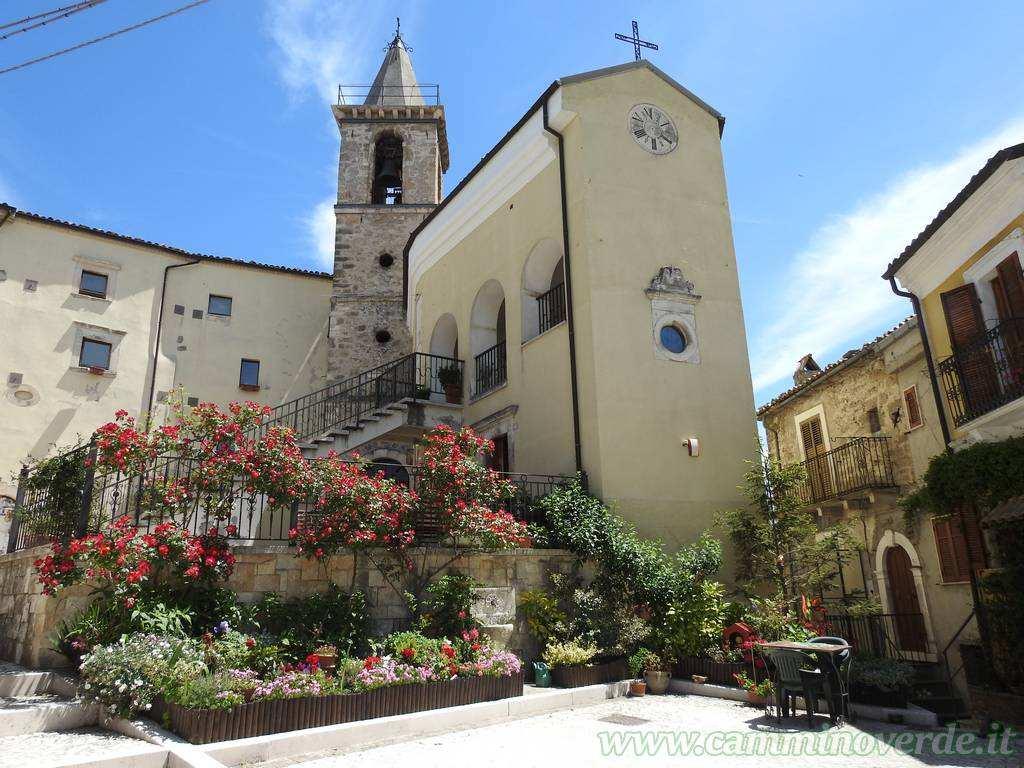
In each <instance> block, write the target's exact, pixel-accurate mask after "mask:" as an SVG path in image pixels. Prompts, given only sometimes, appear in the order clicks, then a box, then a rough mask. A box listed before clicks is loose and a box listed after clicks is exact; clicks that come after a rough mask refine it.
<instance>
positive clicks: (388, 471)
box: [366, 458, 409, 488]
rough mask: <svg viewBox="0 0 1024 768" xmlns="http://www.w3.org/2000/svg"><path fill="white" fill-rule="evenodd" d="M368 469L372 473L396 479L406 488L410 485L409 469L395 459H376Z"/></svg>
mask: <svg viewBox="0 0 1024 768" xmlns="http://www.w3.org/2000/svg"><path fill="white" fill-rule="evenodd" d="M366 470H367V472H368V473H369V474H371V475H376V474H378V473H379V474H383V475H384V477H386V478H387V479H388V480H394V481H395V482H396V483H399V484H401V485H404V486H405V487H406V488H408V487H409V470H407V469H406V468H405V466H404V465H403V464H402V463H401V462H399V461H396V460H395V459H387V458H381V459H374V460H373V461H371V462H370V465H369V466H368V467H367V468H366Z"/></svg>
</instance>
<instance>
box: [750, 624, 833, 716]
mask: <svg viewBox="0 0 1024 768" xmlns="http://www.w3.org/2000/svg"><path fill="white" fill-rule="evenodd" d="M757 645H759V646H763V647H765V648H786V649H788V650H791V651H802V652H804V653H810V654H813V655H814V657H815V658H817V659H818V660H819V661H821V660H822V659H825V658H827V659H828V665H829V666H830V667H831V668H832V674H830V675H829V677H830V678H831V679H833V680H835V681H836V682H837V683H838V687H839V704H840V710H841V711H840V713H839V714H841V715H842V716H843V718H844V719H849V717H850V711H849V710H850V705H849V701H850V692H849V691H847V690H846V686H845V685H844V684H843V676H842V675H841V674H839V664H838V663H837V662H836V658H837V657H838V656H839V654H840V653H842V652H843V651H850V650H852V647H851V646H849V645H846V644H842V645H839V644H835V643H798V642H796V641H795V640H775V641H774V642H771V643H757ZM834 706H835V702H832V701H830V702H829V708H830V709H829V711H831V707H834Z"/></svg>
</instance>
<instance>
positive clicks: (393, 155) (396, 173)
mask: <svg viewBox="0 0 1024 768" xmlns="http://www.w3.org/2000/svg"><path fill="white" fill-rule="evenodd" d="M370 202H371V203H373V204H374V205H400V204H401V203H402V140H401V139H400V138H399V137H398V136H395V135H394V134H390V133H389V134H385V135H384V136H381V137H380V138H379V139H377V144H376V145H375V146H374V148H373V186H372V189H371V192H370Z"/></svg>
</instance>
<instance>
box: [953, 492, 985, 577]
mask: <svg viewBox="0 0 1024 768" xmlns="http://www.w3.org/2000/svg"><path fill="white" fill-rule="evenodd" d="M961 516H962V518H963V528H962V530H961V531H960V535H961V536H962V535H964V534H965V533H966V535H967V540H966V542H965V543H964V550H965V551H966V554H967V562H968V566H969V567H970V568H971V569H972V570H975V571H977V570H982V569H984V568H986V567H988V558H987V557H986V556H985V537H984V534H982V531H981V525H979V523H978V513H977V511H976V510H975V509H974V508H973V507H972V508H970V509H965V510H964V511H963V512H961Z"/></svg>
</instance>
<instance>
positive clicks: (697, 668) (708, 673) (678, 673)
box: [672, 656, 750, 686]
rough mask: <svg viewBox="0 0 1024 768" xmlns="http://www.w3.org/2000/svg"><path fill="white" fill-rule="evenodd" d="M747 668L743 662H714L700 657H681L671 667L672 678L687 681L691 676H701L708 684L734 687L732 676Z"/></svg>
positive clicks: (746, 664)
mask: <svg viewBox="0 0 1024 768" xmlns="http://www.w3.org/2000/svg"><path fill="white" fill-rule="evenodd" d="M749 668H750V665H749V664H748V663H746V662H744V661H714V660H713V659H708V658H704V657H701V656H683V657H681V658H680V659H678V660H677V661H676V663H675V665H674V666H673V667H672V677H675V678H678V679H681V680H689V679H690V678H691V677H692V676H693V675H703V676H704V677H706V678H707V682H709V683H714V684H716V685H731V686H735V685H736V679H735V678H734V677H733V675H736V674H740V673H741V672H745V671H747V670H748V669H749Z"/></svg>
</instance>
